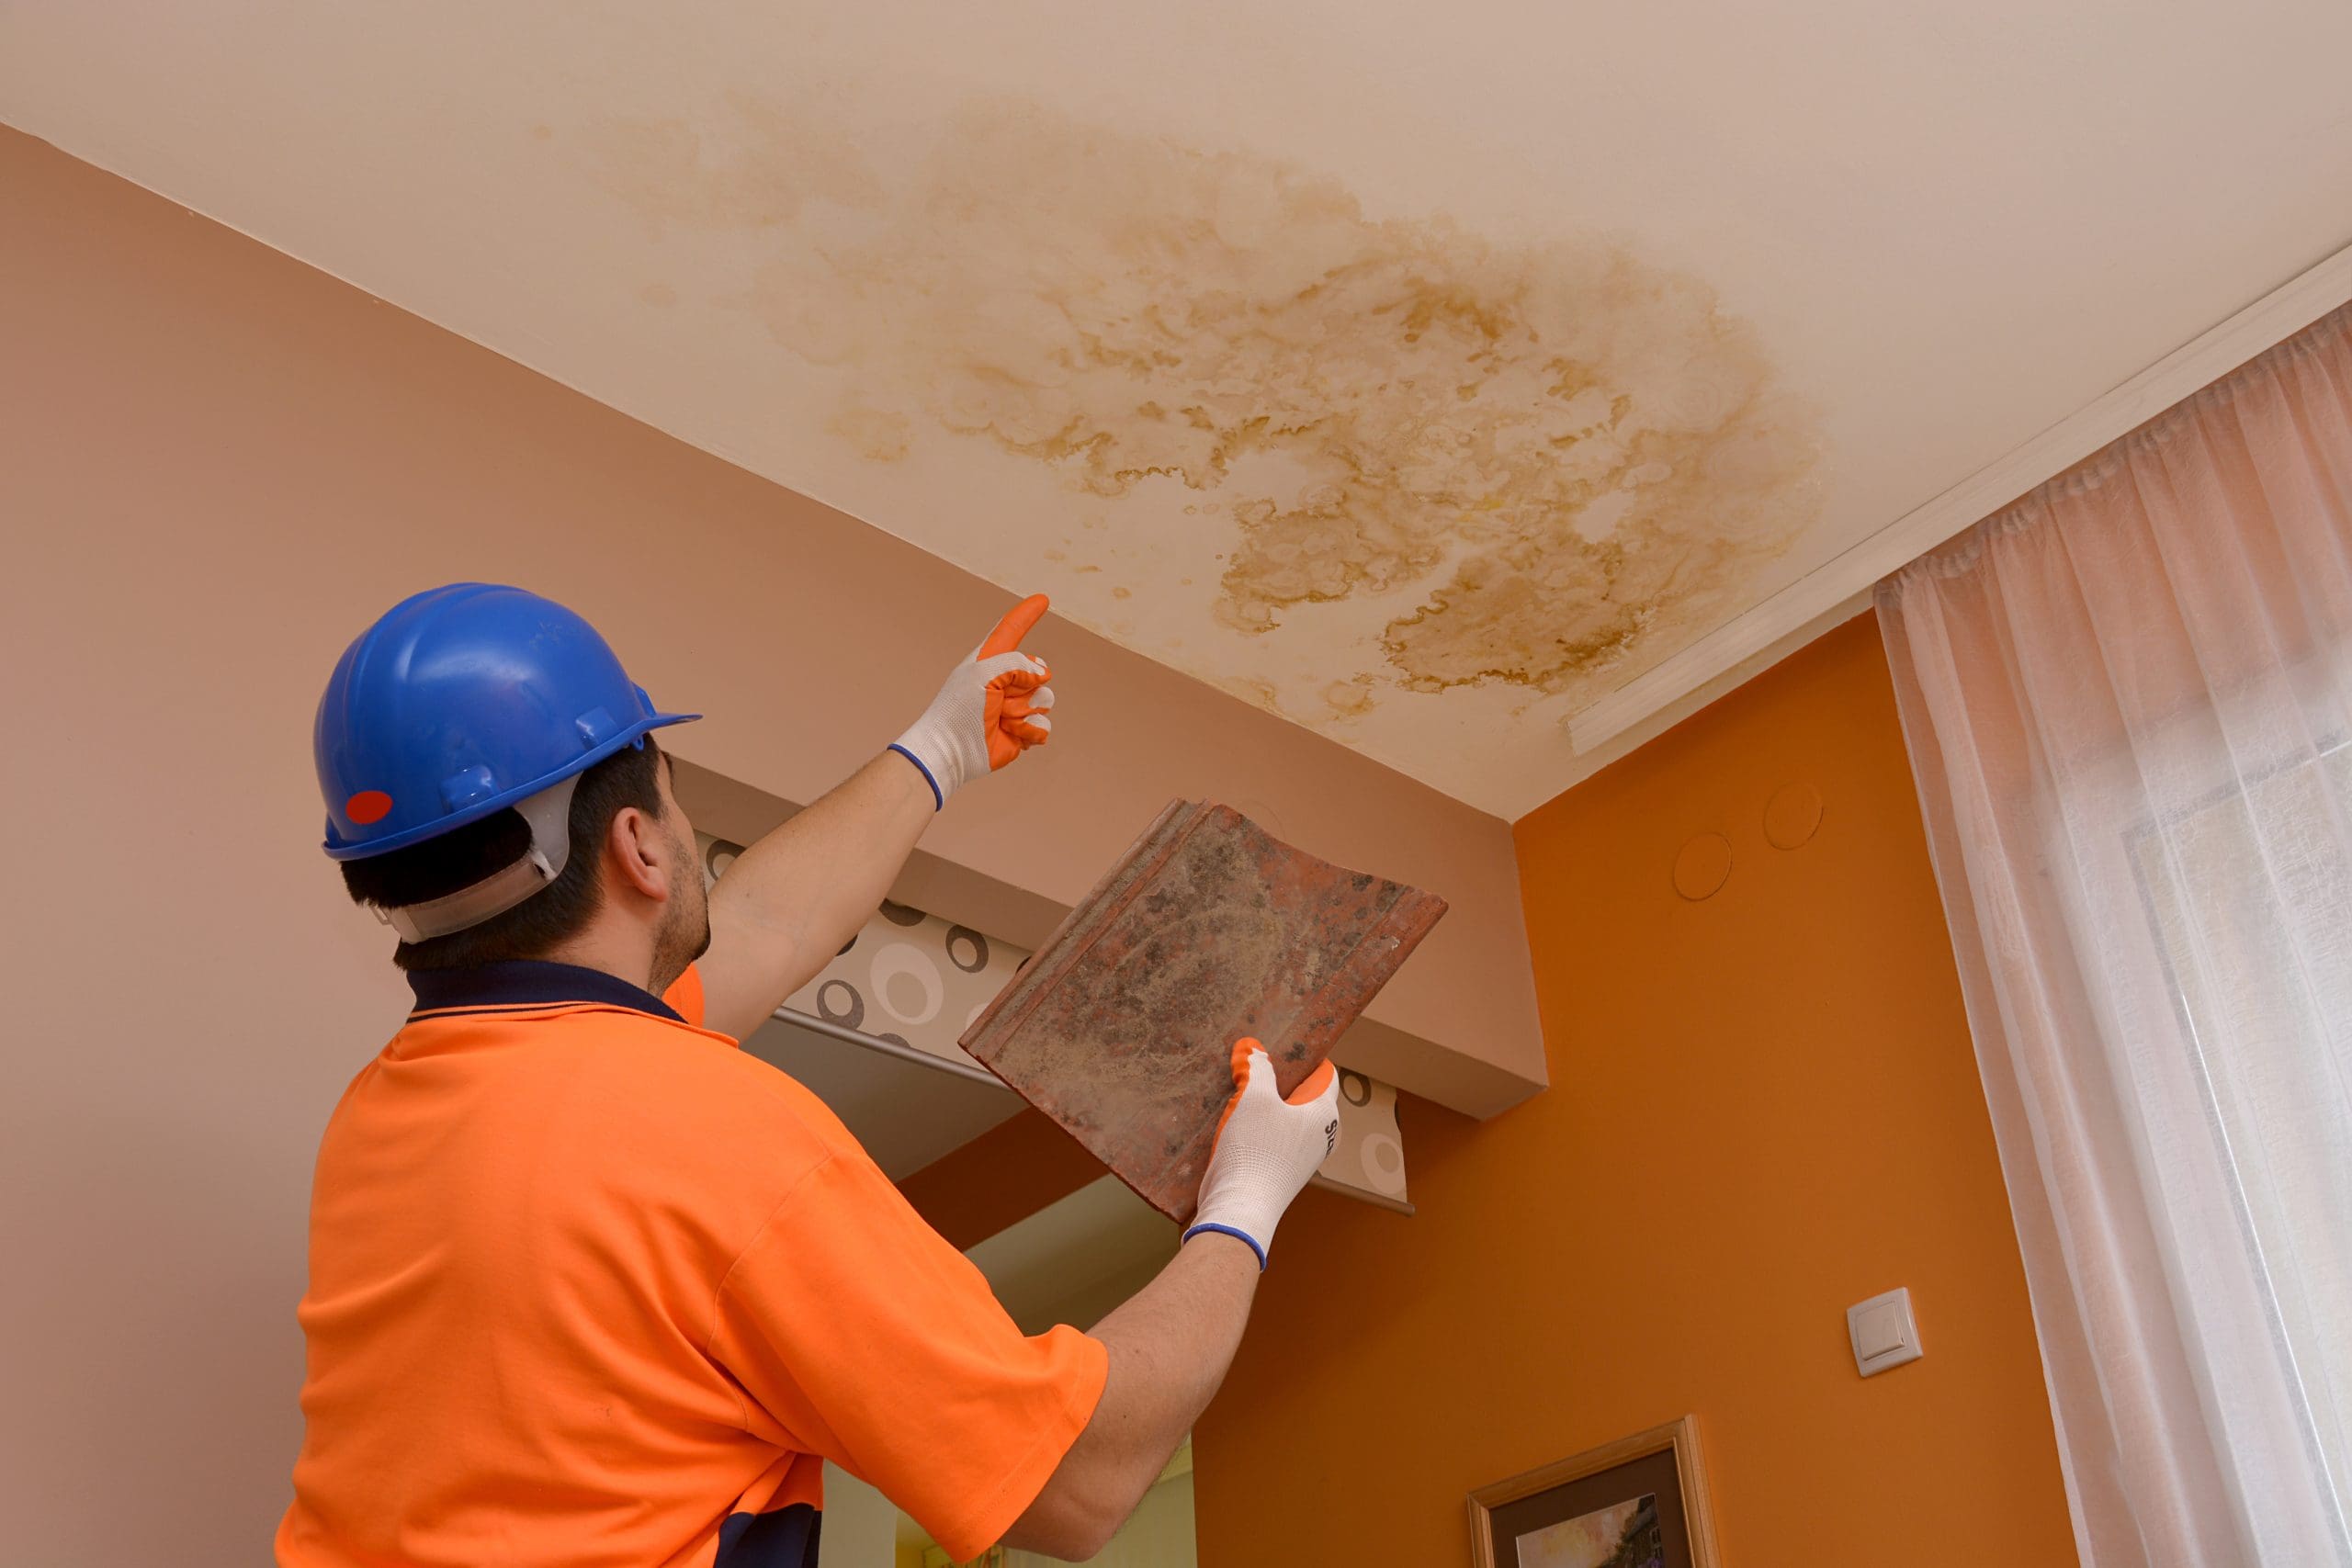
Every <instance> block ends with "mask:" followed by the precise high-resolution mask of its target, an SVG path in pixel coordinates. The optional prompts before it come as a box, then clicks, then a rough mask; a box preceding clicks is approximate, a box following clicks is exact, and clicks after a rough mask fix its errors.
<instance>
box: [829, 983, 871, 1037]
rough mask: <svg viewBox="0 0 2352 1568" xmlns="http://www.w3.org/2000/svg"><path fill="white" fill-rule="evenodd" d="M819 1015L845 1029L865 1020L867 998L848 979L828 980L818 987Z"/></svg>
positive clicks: (852, 1027)
mask: <svg viewBox="0 0 2352 1568" xmlns="http://www.w3.org/2000/svg"><path fill="white" fill-rule="evenodd" d="M817 1016H818V1017H819V1018H821V1019H823V1020H824V1021H826V1022H827V1023H838V1024H840V1025H841V1026H842V1028H843V1029H855V1028H856V1027H857V1026H858V1025H859V1024H861V1023H863V1022H865V998H864V997H861V996H859V995H858V994H857V987H855V986H853V985H851V984H850V983H849V982H848V981H847V980H828V981H826V982H825V983H824V984H823V985H821V986H820V987H817Z"/></svg>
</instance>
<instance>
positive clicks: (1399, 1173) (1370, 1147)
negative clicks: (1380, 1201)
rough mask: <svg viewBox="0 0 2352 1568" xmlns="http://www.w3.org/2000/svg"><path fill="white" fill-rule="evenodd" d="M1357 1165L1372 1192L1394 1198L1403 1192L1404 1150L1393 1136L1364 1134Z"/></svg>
mask: <svg viewBox="0 0 2352 1568" xmlns="http://www.w3.org/2000/svg"><path fill="white" fill-rule="evenodd" d="M1357 1163H1358V1164H1359V1165H1361V1166H1362V1167H1363V1179H1364V1180H1365V1181H1367V1182H1369V1183H1370V1184H1371V1186H1372V1190H1374V1192H1378V1193H1380V1194H1382V1195H1383V1196H1384V1197H1389V1198H1394V1197H1396V1196H1397V1195H1398V1194H1399V1193H1401V1192H1403V1191H1404V1190H1405V1149H1404V1145H1401V1144H1399V1143H1397V1139H1396V1138H1395V1136H1394V1135H1392V1134H1387V1133H1367V1134H1364V1138H1363V1150H1362V1151H1361V1153H1360V1155H1359V1156H1358V1162H1357Z"/></svg>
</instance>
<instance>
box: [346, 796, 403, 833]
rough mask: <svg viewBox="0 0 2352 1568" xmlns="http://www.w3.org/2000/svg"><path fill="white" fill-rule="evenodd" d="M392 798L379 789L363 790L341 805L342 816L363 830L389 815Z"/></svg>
mask: <svg viewBox="0 0 2352 1568" xmlns="http://www.w3.org/2000/svg"><path fill="white" fill-rule="evenodd" d="M391 811H392V797H391V796H390V795H386V794H385V793H384V792H383V791H382V790H380V789H363V790H361V791H360V792H359V793H358V794H357V795H353V796H352V797H351V798H350V799H349V800H346V801H345V802H344V803H343V814H344V815H345V817H348V818H351V819H352V820H353V821H354V822H356V823H358V824H359V825H360V826H361V827H362V828H365V827H366V826H368V824H369V823H370V822H381V821H382V820H383V819H384V818H387V817H389V816H390V815H391Z"/></svg>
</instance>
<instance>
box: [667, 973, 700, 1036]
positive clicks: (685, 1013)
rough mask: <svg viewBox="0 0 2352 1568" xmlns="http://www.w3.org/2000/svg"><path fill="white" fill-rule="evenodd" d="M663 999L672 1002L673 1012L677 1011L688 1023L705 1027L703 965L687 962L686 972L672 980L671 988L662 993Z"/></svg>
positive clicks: (698, 1027) (697, 1026)
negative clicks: (703, 1013) (703, 1016)
mask: <svg viewBox="0 0 2352 1568" xmlns="http://www.w3.org/2000/svg"><path fill="white" fill-rule="evenodd" d="M662 1000H663V1001H665V1002H667V1003H669V1004H670V1010H672V1011H673V1012H675V1013H676V1014H677V1015H678V1016H679V1017H680V1018H683V1019H684V1020H685V1021H687V1022H688V1023H691V1024H693V1025H694V1026H695V1028H696V1029H700V1028H702V1027H704V1025H703V1021H702V966H701V965H700V964H687V965H686V972H685V973H684V974H683V975H681V976H678V977H677V978H676V979H674V980H673V981H671V982H670V988H669V989H668V990H666V991H664V992H662Z"/></svg>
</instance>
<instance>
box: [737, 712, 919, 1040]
mask: <svg viewBox="0 0 2352 1568" xmlns="http://www.w3.org/2000/svg"><path fill="white" fill-rule="evenodd" d="M937 810H938V807H936V806H935V805H934V804H933V799H932V793H931V786H930V785H929V784H925V783H924V782H923V778H922V774H921V773H918V772H916V771H915V768H914V765H913V764H912V763H911V762H910V761H907V760H906V758H904V757H902V756H900V755H899V754H898V753H897V752H895V751H885V752H883V753H882V754H881V755H880V756H878V757H876V758H875V759H874V760H873V761H870V762H868V763H866V764H865V766H864V767H862V768H860V769H858V770H857V772H855V773H852V774H851V775H850V776H849V777H848V778H847V779H846V780H844V781H843V782H842V784H839V785H837V786H835V787H834V788H832V789H831V790H829V791H827V792H826V793H825V795H823V796H822V797H821V798H820V799H819V800H818V801H817V803H816V804H815V805H813V806H811V807H809V808H808V809H807V810H805V811H803V812H801V813H799V814H798V815H797V816H796V817H794V818H792V820H791V821H789V822H786V823H785V824H784V825H783V826H782V827H780V828H778V829H775V831H774V832H772V833H769V834H767V835H766V836H765V837H763V838H762V839H761V840H760V841H759V842H757V843H755V844H753V845H752V847H751V848H749V849H747V850H745V851H744V852H742V854H741V856H740V857H738V858H737V860H736V862H735V863H734V864H733V865H730V866H729V867H728V868H727V874H726V875H724V876H722V877H720V878H719V879H718V885H717V886H714V887H713V888H712V889H711V890H710V951H709V952H707V953H704V954H703V955H702V957H701V958H700V959H698V960H697V961H696V965H695V966H696V967H697V968H698V969H699V970H700V971H701V974H702V994H703V1021H704V1022H705V1023H706V1024H707V1025H708V1027H710V1028H712V1029H715V1030H718V1032H720V1033H722V1034H729V1035H733V1036H734V1037H735V1038H736V1039H738V1040H740V1039H741V1038H743V1037H744V1036H745V1035H747V1034H749V1033H750V1032H752V1030H754V1029H757V1028H758V1027H759V1026H760V1025H761V1024H762V1023H763V1022H765V1021H767V1018H768V1015H769V1014H771V1013H773V1012H775V1010H776V1009H777V1008H779V1007H781V1006H782V1005H783V1004H784V999H785V998H786V997H789V996H790V995H792V993H793V992H795V991H797V990H798V989H799V988H800V987H803V986H805V985H807V984H808V983H809V980H810V978H812V977H813V976H815V975H816V974H817V972H818V971H819V970H820V969H822V968H823V967H824V966H825V964H826V963H827V962H828V961H830V960H831V958H832V956H833V954H834V953H837V952H839V951H840V950H841V945H842V943H843V942H847V941H848V940H849V939H850V938H851V937H852V936H854V935H855V934H856V933H857V930H858V928H859V927H860V926H863V925H864V924H865V918H866V917H867V916H868V915H870V914H872V913H873V912H874V908H875V906H876V905H877V904H879V903H881V902H882V897H883V895H885V894H887V893H888V892H889V890H890V884H891V882H892V881H893V880H894V879H896V877H897V876H898V874H899V867H900V866H902V865H904V864H906V862H907V856H908V854H909V853H910V852H911V851H912V850H913V849H914V847H915V840H917V839H919V838H921V837H922V830H923V829H924V828H926V827H928V826H929V825H930V823H931V819H932V817H933V815H934V814H935V813H936V811H937Z"/></svg>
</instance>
